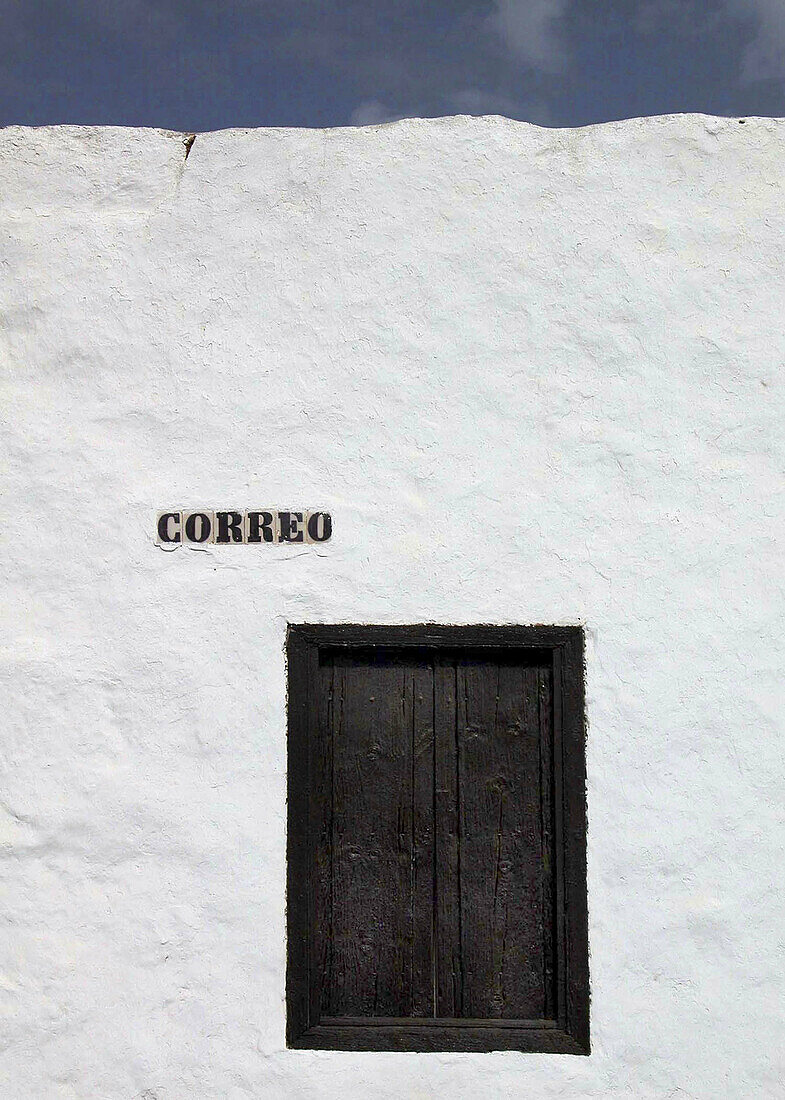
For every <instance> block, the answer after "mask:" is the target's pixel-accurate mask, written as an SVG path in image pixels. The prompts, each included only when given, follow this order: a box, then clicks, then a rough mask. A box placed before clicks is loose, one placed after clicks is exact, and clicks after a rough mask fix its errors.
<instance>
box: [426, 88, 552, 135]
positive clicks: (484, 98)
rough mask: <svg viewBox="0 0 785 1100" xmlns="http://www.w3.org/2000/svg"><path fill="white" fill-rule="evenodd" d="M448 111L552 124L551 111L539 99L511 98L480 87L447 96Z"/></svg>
mask: <svg viewBox="0 0 785 1100" xmlns="http://www.w3.org/2000/svg"><path fill="white" fill-rule="evenodd" d="M447 102H448V106H449V113H450V114H452V113H453V112H457V113H458V114H460V115H506V117H507V118H517V119H525V120H526V121H527V122H535V123H536V124H537V125H538V126H551V125H553V121H554V120H553V113H552V112H551V110H550V108H549V107H548V104H547V103H546V102H545V101H544V100H541V99H524V100H520V99H513V98H512V96H508V95H504V94H503V93H501V92H493V91H484V90H483V89H481V88H462V89H461V90H460V91H457V92H453V93H452V94H451V95H450V96H448V97H447Z"/></svg>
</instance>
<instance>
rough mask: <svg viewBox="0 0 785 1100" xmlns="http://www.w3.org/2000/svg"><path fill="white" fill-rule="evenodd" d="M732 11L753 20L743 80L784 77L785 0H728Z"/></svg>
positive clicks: (746, 47) (746, 48)
mask: <svg viewBox="0 0 785 1100" xmlns="http://www.w3.org/2000/svg"><path fill="white" fill-rule="evenodd" d="M728 10H729V11H730V13H731V14H733V15H737V16H740V17H742V18H744V19H746V20H751V21H752V22H753V25H754V28H755V31H754V35H753V37H752V38H751V39H750V41H749V42H748V43H747V45H746V46H745V47H744V50H743V52H742V56H741V69H740V73H739V76H740V78H741V81H742V83H743V84H754V83H756V82H757V81H759V80H782V79H783V78H784V77H785V0H728Z"/></svg>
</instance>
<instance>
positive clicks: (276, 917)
mask: <svg viewBox="0 0 785 1100" xmlns="http://www.w3.org/2000/svg"><path fill="white" fill-rule="evenodd" d="M784 163H785V122H783V121H778V120H772V119H752V118H750V119H747V120H746V121H745V122H743V123H742V122H740V121H739V120H736V119H718V118H709V117H703V116H680V117H665V118H653V119H640V120H634V121H629V122H623V123H612V124H608V125H603V126H596V127H590V128H587V129H581V130H547V129H539V128H537V127H533V126H529V125H526V124H523V123H519V122H511V121H508V120H504V119H501V118H485V119H470V118H451V119H441V120H430V121H418V120H413V121H403V122H399V123H395V124H393V125H388V126H381V127H366V128H361V129H339V130H323V131H306V130H274V129H268V130H253V131H240V130H236V131H226V132H221V133H214V134H205V135H198V136H197V137H196V140H195V142H194V143H193V146H192V147H191V149H190V155H189V156H188V158H187V159H186V157H185V146H184V144H183V135H181V134H175V133H166V132H160V131H152V130H122V129H89V128H76V127H63V128H47V129H31V130H26V129H16V128H10V129H6V130H5V131H3V132H2V133H1V134H0V239H1V240H2V245H1V246H0V279H1V285H0V361H1V362H2V376H3V382H2V387H3V389H2V394H3V396H2V404H3V409H4V421H3V427H2V453H3V460H4V461H3V472H2V484H3V492H4V505H3V517H4V518H3V523H2V530H1V531H0V534H1V536H2V543H3V551H2V553H3V587H4V607H3V616H4V619H3V628H2V656H1V659H0V661H1V663H0V674H1V676H2V694H3V701H2V710H1V713H2V719H1V722H2V727H3V734H2V741H1V743H0V747H1V749H2V765H3V778H2V820H1V833H0V840H1V842H2V846H1V854H2V861H0V867H1V868H2V875H3V879H4V881H3V884H2V892H3V906H2V908H3V915H2V934H1V935H0V949H1V950H2V968H1V969H0V1004H2V1011H3V1024H2V1044H3V1047H4V1049H3V1052H2V1055H0V1093H1V1094H2V1096H3V1097H4V1098H5V1100H44V1098H45V1100H55V1098H56V1100H60V1098H64V1100H65V1098H68V1100H87V1098H89V1100H93V1098H106V1100H132V1098H134V1100H137V1098H138V1100H142V1098H144V1100H208V1098H209V1100H219V1098H220V1100H246V1098H248V1097H262V1098H268V1097H269V1098H271V1100H278V1098H281V1100H288V1098H292V1100H346V1098H347V1097H358V1098H363V1100H365V1098H369V1097H374V1098H378V1100H398V1098H406V1100H425V1098H431V1097H440V1098H442V1097H448V1098H450V1100H503V1098H504V1100H506V1098H508V1097H512V1096H519V1097H537V1098H542V1100H551V1098H553V1100H555V1098H557V1097H558V1098H564V1097H569V1098H571V1100H580V1098H587V1100H588V1098H603V1100H604V1098H608V1097H634V1098H636V1100H648V1098H651V1100H664V1098H675V1097H695V1098H701V1100H709V1098H712V1100H713V1098H716V1100H731V1098H744V1100H749V1098H751V1097H782V1096H783V1095H785V1041H784V1040H785V957H784V956H785V948H784V947H783V942H784V940H785V931H784V930H785V896H784V892H783V881H782V878H783V871H782V868H783V848H784V843H783V842H784V841H785V811H783V790H785V752H784V747H783V733H784V732H785V730H784V729H783V726H784V724H785V723H784V718H783V715H784V714H785V699H783V675H782V673H783V642H782V625H783V611H784V610H785V608H784V607H783V602H784V601H783V594H784V588H785V584H784V582H783V576H784V575H785V573H784V572H783V561H782V553H781V546H780V544H781V536H782V533H783V530H782V528H783V524H782V491H783V451H784V449H785V445H784V444H783V418H784V416H785V400H784V398H785V388H784V385H783V360H784V359H785V335H783V324H782V319H783V312H784V311H783V303H784V302H785V294H784V293H783V291H784V290H785V274H784V272H783V255H784V254H785V202H783V164H784ZM200 506H201V507H212V508H237V509H240V510H242V509H245V508H269V507H272V508H295V509H297V508H312V509H325V510H328V511H330V512H331V513H332V515H333V520H334V533H333V537H332V540H331V541H330V542H329V543H326V544H324V545H321V546H303V547H291V546H289V547H287V546H285V545H283V546H262V547H258V546H257V547H253V546H239V547H232V546H230V547H218V546H213V547H210V548H209V549H206V550H200V551H194V550H190V549H187V548H180V549H178V550H176V551H175V552H173V553H166V552H164V551H163V550H162V549H160V548H159V547H157V546H156V545H155V514H156V512H157V511H158V510H163V509H167V508H189V507H200ZM426 620H428V621H435V622H441V623H473V622H490V623H521V624H526V623H540V622H541V623H583V624H585V626H586V630H587V639H588V653H587V689H588V702H587V713H588V747H587V753H588V792H587V798H588V814H589V847H588V880H589V914H590V923H589V938H590V948H591V993H592V1009H591V1028H592V1053H591V1055H590V1056H589V1057H585V1058H581V1057H570V1056H546V1055H530V1054H529V1055H524V1054H515V1053H497V1054H487V1055H478V1054H451V1055H447V1054H428V1055H425V1054H423V1055H418V1054H370V1053H367V1054H349V1053H333V1052H308V1051H289V1050H287V1049H286V1047H285V1041H284V983H285V890H284V881H285V840H286V835H285V834H286V827H285V810H286V807H285V785H286V748H285V727H286V695H285V661H284V641H285V632H286V624H287V622H369V623H407V622H421V621H426Z"/></svg>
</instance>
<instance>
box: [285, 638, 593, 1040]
mask: <svg viewBox="0 0 785 1100" xmlns="http://www.w3.org/2000/svg"><path fill="white" fill-rule="evenodd" d="M301 629H302V630H303V631H307V630H308V629H312V630H313V629H315V630H316V631H317V637H318V644H315V645H310V646H309V645H308V643H307V640H306V643H305V645H304V646H302V647H301V651H298V646H301V643H302V642H303V638H302V637H301V636H300V635H298V636H296V640H295V642H294V645H292V641H291V640H290V783H289V787H290V807H289V809H290V812H289V822H290V839H289V855H290V861H289V864H290V865H289V907H290V913H289V939H290V942H289V972H288V984H289V1007H290V1014H289V1015H290V1021H289V1022H290V1027H289V1039H290V1042H292V1041H293V1040H295V1041H296V1045H303V1046H308V1045H312V1046H342V1045H344V1046H349V1047H353V1048H355V1049H362V1048H363V1047H365V1048H368V1049H390V1048H393V1049H394V1048H396V1047H398V1048H401V1049H493V1048H494V1046H499V1045H501V1046H505V1045H507V1046H510V1045H515V1046H517V1047H518V1048H519V1049H573V1048H576V1047H577V1046H578V1044H577V1043H576V1042H575V1041H574V1040H575V1038H576V1036H575V1035H574V1034H572V1035H570V1036H569V1038H570V1041H571V1043H572V1045H570V1042H567V1043H565V1042H562V1046H561V1047H560V1046H559V1036H561V1037H562V1039H563V1038H564V1034H565V1027H566V1023H565V1021H566V1016H567V1014H568V1005H567V993H568V988H570V989H572V988H574V987H575V981H573V982H572V983H570V982H569V981H567V977H568V975H567V967H566V963H567V960H566V951H565V946H566V945H565V943H564V931H565V922H564V921H563V920H562V921H561V922H560V919H559V914H558V909H559V898H560V896H561V895H562V894H563V884H564V873H565V867H564V859H563V853H562V852H561V851H560V844H561V840H562V826H563V812H562V811H563V807H564V790H563V776H562V774H561V773H562V767H561V758H560V754H559V756H558V757H557V755H556V754H555V745H556V738H555V732H556V726H557V724H560V719H561V714H560V713H559V712H560V711H561V709H562V707H561V706H560V705H558V704H560V703H562V702H563V695H564V692H563V690H561V689H562V688H563V683H562V682H561V681H562V679H563V677H562V676H561V664H560V662H556V661H555V660H554V652H553V648H552V647H548V646H544V645H541V646H537V645H533V644H529V645H520V644H519V645H517V646H502V645H488V644H487V643H486V644H484V645H476V644H475V645H472V644H464V645H456V644H455V643H454V635H448V636H447V637H446V638H445V639H444V642H443V644H440V645H436V644H429V645H422V644H417V639H416V638H410V639H408V641H407V644H390V642H389V641H383V642H381V643H380V644H374V645H370V644H367V643H364V642H363V638H364V637H366V635H364V634H363V633H362V632H363V631H365V632H367V631H368V630H369V629H371V630H372V629H374V628H358V629H359V630H360V632H361V633H360V636H359V637H358V638H357V641H356V643H355V644H352V645H346V644H343V641H341V644H331V642H330V635H329V628H301ZM336 629H340V630H343V631H346V630H347V629H350V628H336ZM376 629H377V631H378V632H379V633H380V634H381V633H382V630H383V628H376ZM388 629H389V628H388ZM485 629H486V630H487V629H489V628H485ZM562 629H563V628H562ZM382 637H383V638H386V637H387V635H384V634H382ZM391 640H392V641H395V638H393V639H391ZM298 652H299V655H298ZM556 675H559V678H560V684H559V688H560V690H559V691H557V692H555V687H554V678H555V676H556ZM292 693H294V694H295V695H299V696H300V697H299V698H296V699H293V698H292ZM556 695H558V696H559V699H558V700H557V699H556V698H555V696H556ZM293 717H294V721H292V718H293ZM293 735H294V736H293ZM295 752H296V753H297V756H296V757H295V756H294V753H295ZM581 764H582V758H581ZM573 803H574V805H575V806H577V802H576V801H575V799H573ZM575 812H577V811H576V810H575V808H574V809H573V813H575ZM578 855H579V856H580V853H578ZM573 863H575V857H573ZM578 863H580V860H578ZM584 874H585V872H584ZM578 909H580V906H578ZM584 911H585V899H584ZM575 919H576V920H577V924H575V920H574V922H573V923H574V924H575V932H574V935H576V936H577V937H578V939H577V940H576V942H578V940H580V935H581V931H580V928H579V925H580V921H581V915H580V912H578V913H577V917H576V918H575ZM560 924H561V932H560ZM584 924H585V921H584ZM582 934H583V938H584V939H585V928H584V929H583V933H582ZM293 936H294V937H296V942H294V943H293V942H292V938H293ZM560 937H561V940H560ZM560 953H561V956H562V958H561V964H560V959H559V955H560ZM586 977H587V974H586ZM585 1000H586V1003H587V1004H588V989H586V997H585ZM578 1001H579V1002H580V996H579V997H578ZM574 1007H575V1006H573V1008H574ZM489 1028H490V1030H489ZM494 1029H495V1030H494ZM306 1035H308V1036H310V1039H311V1041H310V1042H308V1041H303V1037H304V1036H306ZM543 1036H545V1038H543ZM319 1040H321V1041H319ZM535 1042H538V1043H539V1044H540V1045H538V1046H535V1045H533V1044H534V1043H535ZM489 1044H490V1045H489Z"/></svg>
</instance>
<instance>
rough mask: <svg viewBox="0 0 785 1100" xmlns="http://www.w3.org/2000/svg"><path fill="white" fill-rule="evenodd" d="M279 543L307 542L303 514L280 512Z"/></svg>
mask: <svg viewBox="0 0 785 1100" xmlns="http://www.w3.org/2000/svg"><path fill="white" fill-rule="evenodd" d="M278 523H279V525H280V526H279V529H280V534H279V536H278V541H279V542H305V535H304V533H303V526H302V525H303V514H302V512H279V513H278Z"/></svg>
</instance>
